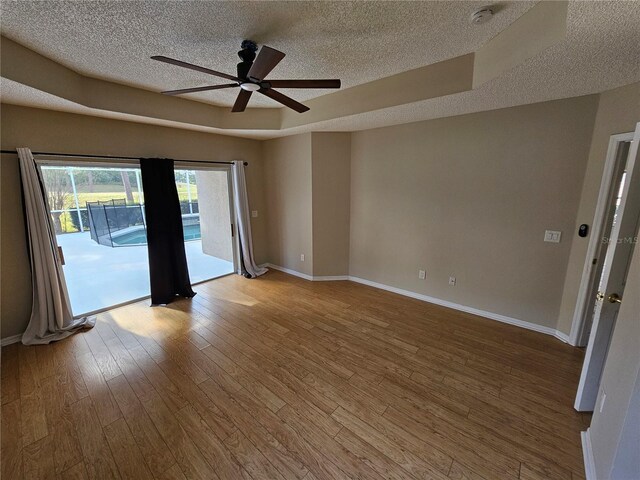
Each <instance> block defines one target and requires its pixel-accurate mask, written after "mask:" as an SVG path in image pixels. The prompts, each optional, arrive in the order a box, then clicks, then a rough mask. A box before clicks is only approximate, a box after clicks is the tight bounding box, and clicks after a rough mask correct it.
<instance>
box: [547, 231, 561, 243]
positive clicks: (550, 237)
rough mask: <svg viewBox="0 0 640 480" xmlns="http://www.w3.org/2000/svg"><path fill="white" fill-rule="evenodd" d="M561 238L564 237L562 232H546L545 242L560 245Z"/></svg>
mask: <svg viewBox="0 0 640 480" xmlns="http://www.w3.org/2000/svg"><path fill="white" fill-rule="evenodd" d="M560 237H562V232H558V231H556V230H545V231H544V241H545V242H551V243H560Z"/></svg>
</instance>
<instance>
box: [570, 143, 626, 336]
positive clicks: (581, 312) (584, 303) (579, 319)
mask: <svg viewBox="0 0 640 480" xmlns="http://www.w3.org/2000/svg"><path fill="white" fill-rule="evenodd" d="M633 135H634V132H628V133H619V134H616V135H611V137H610V138H609V146H608V148H607V156H606V160H605V165H604V171H603V173H602V180H601V182H600V192H599V194H598V203H597V204H596V211H595V214H594V217H593V224H592V228H591V235H590V236H589V245H588V246H587V253H586V256H585V261H584V267H583V269H582V277H581V281H580V287H579V289H578V298H577V300H576V307H575V309H574V312H573V322H572V323H571V332H570V333H569V344H571V345H573V346H578V347H584V346H586V345H587V342H588V340H589V335H587V325H588V316H589V315H591V314H592V308H591V307H593V298H592V297H593V296H592V295H589V293H590V292H591V291H593V288H594V285H595V284H596V283H597V282H598V281H599V279H598V278H595V275H594V273H595V271H596V270H597V269H596V268H595V267H596V265H594V264H593V259H594V258H595V257H594V256H595V255H596V253H597V251H598V248H599V246H600V239H601V238H600V237H601V236H602V232H603V230H604V228H605V225H604V222H605V220H606V217H607V211H606V209H607V203H608V201H609V196H610V195H611V192H612V190H613V189H614V188H616V186H615V185H613V184H612V182H613V174H614V171H615V166H616V160H617V157H618V149H619V148H620V146H621V144H622V143H626V142H630V141H632V140H633ZM625 161H626V159H625ZM598 261H602V259H598Z"/></svg>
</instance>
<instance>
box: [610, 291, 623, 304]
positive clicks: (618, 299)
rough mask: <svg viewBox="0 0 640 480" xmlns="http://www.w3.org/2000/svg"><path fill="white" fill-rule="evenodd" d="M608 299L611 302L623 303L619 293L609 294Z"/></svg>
mask: <svg viewBox="0 0 640 480" xmlns="http://www.w3.org/2000/svg"><path fill="white" fill-rule="evenodd" d="M608 300H609V303H622V297H621V296H620V295H618V294H617V293H612V294H611V295H609V298H608Z"/></svg>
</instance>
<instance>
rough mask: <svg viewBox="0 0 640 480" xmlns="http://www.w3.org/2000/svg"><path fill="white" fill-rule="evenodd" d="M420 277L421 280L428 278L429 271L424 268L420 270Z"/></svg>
mask: <svg viewBox="0 0 640 480" xmlns="http://www.w3.org/2000/svg"><path fill="white" fill-rule="evenodd" d="M418 278H419V279H420V280H424V279H425V278H427V272H425V271H424V270H418Z"/></svg>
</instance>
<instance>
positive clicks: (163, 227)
mask: <svg viewBox="0 0 640 480" xmlns="http://www.w3.org/2000/svg"><path fill="white" fill-rule="evenodd" d="M140 170H141V172H142V189H143V191H144V204H145V206H144V210H145V216H146V221H147V244H148V250H149V273H150V277H151V305H162V304H167V303H171V302H172V301H173V300H174V299H175V297H176V296H177V295H179V296H182V297H187V298H191V297H193V296H194V295H195V292H194V291H193V290H192V289H191V280H190V279H189V269H188V267H187V255H186V253H185V251H184V232H183V230H182V213H181V212H180V200H179V198H178V189H177V188H176V179H175V176H174V173H173V160H170V159H167V158H141V159H140Z"/></svg>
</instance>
